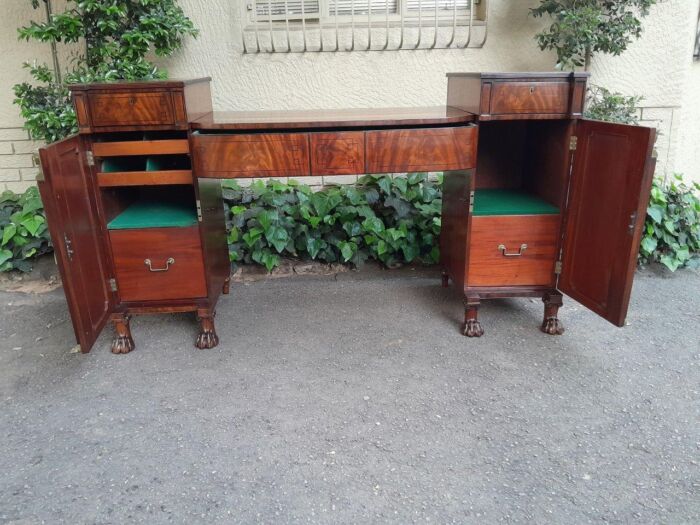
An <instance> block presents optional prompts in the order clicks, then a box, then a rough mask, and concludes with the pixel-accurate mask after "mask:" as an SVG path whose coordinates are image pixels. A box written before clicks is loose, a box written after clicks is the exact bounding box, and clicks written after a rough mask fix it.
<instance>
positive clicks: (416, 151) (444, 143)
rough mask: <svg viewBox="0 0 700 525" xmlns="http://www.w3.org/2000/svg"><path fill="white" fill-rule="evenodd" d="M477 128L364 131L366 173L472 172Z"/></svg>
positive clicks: (474, 163)
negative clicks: (365, 136) (466, 170)
mask: <svg viewBox="0 0 700 525" xmlns="http://www.w3.org/2000/svg"><path fill="white" fill-rule="evenodd" d="M476 133H477V128H476V126H469V127H456V128H425V129H404V130H386V131H368V132H367V142H366V148H367V173H397V172H415V171H444V170H458V169H471V168H473V167H475V165H476Z"/></svg>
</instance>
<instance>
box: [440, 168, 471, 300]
mask: <svg viewBox="0 0 700 525" xmlns="http://www.w3.org/2000/svg"><path fill="white" fill-rule="evenodd" d="M473 189H474V170H467V171H447V172H445V175H444V180H443V192H442V227H441V229H440V266H441V267H442V270H443V272H444V273H445V274H446V275H447V276H449V278H450V279H452V282H453V283H454V285H455V286H456V287H457V288H458V289H459V290H462V289H463V288H464V284H465V278H466V274H465V270H466V268H467V264H468V260H469V252H468V250H467V246H469V226H470V220H471V216H470V214H469V194H470V192H471V191H472V190H473Z"/></svg>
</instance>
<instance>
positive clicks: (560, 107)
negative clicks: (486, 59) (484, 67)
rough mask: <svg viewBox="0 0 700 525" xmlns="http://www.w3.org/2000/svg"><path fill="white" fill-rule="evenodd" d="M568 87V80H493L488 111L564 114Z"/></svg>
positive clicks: (567, 104) (567, 102)
mask: <svg viewBox="0 0 700 525" xmlns="http://www.w3.org/2000/svg"><path fill="white" fill-rule="evenodd" d="M569 89H570V87H569V83H568V82H495V83H494V85H493V94H492V96H491V108H490V113H491V114H492V115H502V114H513V113H554V114H562V115H564V114H566V113H567V112H568V108H569Z"/></svg>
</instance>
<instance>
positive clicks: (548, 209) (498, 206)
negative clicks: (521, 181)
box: [472, 190, 559, 216]
mask: <svg viewBox="0 0 700 525" xmlns="http://www.w3.org/2000/svg"><path fill="white" fill-rule="evenodd" d="M557 213H559V208H557V207H556V206H552V205H551V204H549V203H548V202H547V201H545V200H542V199H540V198H539V197H536V196H534V195H532V194H529V193H524V192H522V191H516V190H476V192H475V193H474V211H473V212H472V214H473V215H475V216H482V215H554V214H557Z"/></svg>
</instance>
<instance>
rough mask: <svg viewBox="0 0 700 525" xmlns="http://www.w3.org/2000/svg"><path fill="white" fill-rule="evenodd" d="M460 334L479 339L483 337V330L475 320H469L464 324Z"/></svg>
mask: <svg viewBox="0 0 700 525" xmlns="http://www.w3.org/2000/svg"><path fill="white" fill-rule="evenodd" d="M462 333H463V334H464V335H466V336H467V337H481V336H482V335H484V329H483V328H482V326H481V323H480V322H479V321H477V320H476V319H469V320H467V321H465V322H464V330H463V331H462Z"/></svg>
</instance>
